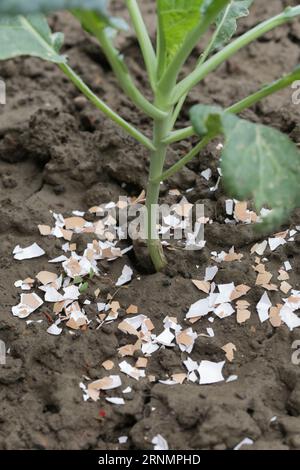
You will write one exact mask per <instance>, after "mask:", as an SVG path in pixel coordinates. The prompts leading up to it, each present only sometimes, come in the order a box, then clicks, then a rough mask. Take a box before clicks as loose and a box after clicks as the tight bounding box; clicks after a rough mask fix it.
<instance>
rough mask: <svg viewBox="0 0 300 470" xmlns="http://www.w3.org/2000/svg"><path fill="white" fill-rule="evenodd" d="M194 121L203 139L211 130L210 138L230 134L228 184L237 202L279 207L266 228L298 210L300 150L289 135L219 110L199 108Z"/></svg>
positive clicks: (225, 164)
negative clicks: (248, 201)
mask: <svg viewBox="0 0 300 470" xmlns="http://www.w3.org/2000/svg"><path fill="white" fill-rule="evenodd" d="M203 108H206V109H203ZM209 110H210V112H211V115H210V114H209ZM218 110H219V116H217V113H218ZM191 119H192V123H193V126H194V129H195V131H196V132H197V133H198V134H199V135H200V136H201V137H202V136H203V134H204V131H205V129H206V133H207V134H210V133H211V132H213V133H214V134H213V135H216V133H220V132H222V133H223V134H224V136H225V145H224V148H223V153H222V163H221V168H222V174H223V177H224V186H225V188H226V189H227V192H228V193H229V194H230V195H231V196H232V197H233V198H236V199H240V200H246V199H248V198H253V199H254V202H255V205H256V207H257V209H261V208H262V207H264V206H265V205H268V206H269V207H270V208H272V209H273V210H272V211H271V213H270V215H268V217H267V218H266V219H265V224H263V227H266V225H267V226H268V228H271V227H274V226H275V225H278V224H280V223H281V222H282V220H283V219H284V218H286V217H287V216H288V214H289V213H290V212H291V211H292V210H293V209H294V208H295V207H297V205H298V204H299V201H300V187H299V179H300V152H299V151H298V149H297V147H296V145H295V144H294V143H293V142H292V141H291V140H290V139H289V138H288V137H287V136H286V135H284V134H283V133H281V132H279V131H278V130H276V129H273V128H270V127H267V126H264V125H261V124H254V123H251V122H248V121H246V120H244V119H240V118H238V117H237V116H234V115H233V114H231V113H227V112H224V111H223V110H220V108H217V107H213V106H202V105H198V106H195V107H194V108H192V110H191Z"/></svg>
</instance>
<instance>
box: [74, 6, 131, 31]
mask: <svg viewBox="0 0 300 470" xmlns="http://www.w3.org/2000/svg"><path fill="white" fill-rule="evenodd" d="M71 13H72V14H73V15H74V16H75V17H76V18H77V19H78V21H80V23H81V25H82V27H83V28H84V29H85V30H86V31H87V32H88V33H90V34H93V35H94V36H97V33H98V32H99V31H101V30H102V29H104V28H108V27H110V28H115V29H122V30H125V31H126V30H127V29H128V26H127V23H126V22H125V21H124V20H122V19H121V18H115V17H110V18H109V21H108V20H107V19H106V18H104V17H103V16H102V15H101V14H99V13H98V12H96V11H92V10H90V11H87V10H80V9H74V10H71ZM112 31H114V30H113V29H112Z"/></svg>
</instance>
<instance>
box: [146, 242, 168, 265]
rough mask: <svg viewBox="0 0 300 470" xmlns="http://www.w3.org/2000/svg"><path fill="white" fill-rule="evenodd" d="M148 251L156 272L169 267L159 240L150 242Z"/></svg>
mask: <svg viewBox="0 0 300 470" xmlns="http://www.w3.org/2000/svg"><path fill="white" fill-rule="evenodd" d="M148 250H149V255H150V257H151V261H152V263H153V265H154V268H155V270H156V271H161V270H162V269H163V268H165V267H166V266H167V260H166V257H165V255H164V252H163V247H162V244H161V242H160V241H159V240H148Z"/></svg>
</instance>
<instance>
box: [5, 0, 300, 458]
mask: <svg viewBox="0 0 300 470" xmlns="http://www.w3.org/2000/svg"><path fill="white" fill-rule="evenodd" d="M115 3H116V4H117V5H116V6H117V7H118V5H119V3H120V2H115ZM140 3H143V8H144V10H145V12H147V18H148V20H149V24H150V25H151V28H152V29H154V16H153V12H154V7H153V4H154V2H150V1H149V2H140ZM255 3H256V5H255V7H254V8H253V12H252V14H251V15H250V16H249V18H247V19H245V20H243V21H241V23H240V31H244V30H246V29H247V28H248V27H250V26H253V25H254V24H256V23H257V21H258V20H262V19H265V18H267V17H268V16H270V15H273V14H275V13H277V12H279V11H281V9H282V8H283V6H286V5H291V4H297V3H298V2H296V1H288V0H286V1H285V0H272V2H263V1H261V0H258V1H256V2H255ZM123 9H124V8H120V7H119V10H123ZM120 13H123V11H121V12H120ZM51 22H52V25H53V27H54V28H55V29H56V30H62V31H64V32H65V35H66V42H65V51H66V53H67V54H68V56H69V58H70V63H71V64H72V66H74V67H75V69H76V70H77V71H78V72H79V73H80V74H81V75H82V77H83V79H84V80H86V82H87V83H88V84H89V85H90V86H91V87H92V88H93V89H94V90H95V92H96V93H98V94H99V95H100V96H102V97H103V98H104V99H105V100H106V101H107V102H108V103H109V104H110V105H111V106H112V107H113V108H114V109H116V110H118V111H119V112H120V113H121V114H122V115H124V116H126V117H127V118H128V119H129V121H131V122H132V123H134V124H136V125H139V126H140V127H141V128H142V129H143V131H144V132H145V133H147V134H148V135H150V134H151V129H150V127H149V122H148V120H147V119H145V118H144V117H143V116H141V115H140V114H139V113H138V112H136V110H135V108H134V107H133V106H132V105H131V104H130V102H129V100H128V99H126V98H124V97H123V95H122V94H121V93H120V92H119V90H118V88H117V86H116V81H115V79H114V77H113V75H112V73H111V71H110V69H109V66H108V64H107V62H106V61H105V59H104V57H103V56H102V55H101V52H100V53H99V51H98V49H97V46H96V44H95V43H94V42H93V41H91V40H90V38H89V37H87V35H85V34H84V33H82V32H81V31H80V30H79V28H78V26H77V24H76V23H75V21H74V20H73V19H72V18H71V17H70V16H69V15H67V14H60V15H55V16H53V18H52V19H51ZM119 42H120V47H121V48H122V52H123V53H124V54H125V55H126V56H127V57H128V63H129V66H131V67H132V70H133V71H134V72H135V73H136V76H137V78H138V81H139V84H140V86H141V87H142V88H144V89H145V90H146V77H145V73H144V68H143V67H141V66H139V65H137V64H139V63H140V57H139V55H138V48H137V44H136V42H135V40H134V38H133V37H132V36H131V35H127V36H126V37H125V38H123V39H120V40H119ZM299 44H300V22H299V21H298V22H295V23H294V24H293V25H288V26H286V27H282V28H279V29H277V30H275V31H273V32H271V33H269V34H268V35H267V36H265V37H264V38H262V39H261V40H260V41H258V42H256V43H255V44H253V45H251V46H249V47H247V48H246V49H245V50H243V51H242V52H240V53H239V54H237V55H236V56H235V57H234V58H232V59H231V60H230V61H228V62H227V63H226V64H225V65H224V66H222V67H221V68H220V69H218V71H217V73H216V74H214V75H213V76H211V77H209V79H207V80H205V82H204V83H203V84H202V86H198V87H197V88H196V89H195V90H194V91H193V92H192V93H191V94H190V97H189V100H188V103H187V106H186V107H185V110H184V112H183V114H182V116H181V122H180V124H182V125H187V124H188V109H189V107H190V105H191V104H194V103H197V102H199V100H200V101H201V102H203V103H215V104H218V105H221V106H227V105H229V104H231V103H232V102H234V101H236V100H237V99H240V98H242V97H244V96H245V95H246V94H247V93H248V92H251V91H254V90H255V89H257V87H258V86H259V85H260V84H262V83H265V82H269V81H271V80H273V79H274V78H275V77H279V76H281V74H282V73H283V72H288V71H290V70H291V69H292V68H293V67H295V66H296V65H297V64H299V56H300V51H299ZM0 75H1V76H2V77H3V78H4V79H5V80H6V83H7V88H8V97H7V105H6V106H5V107H1V109H0V200H1V207H0V213H1V225H0V240H1V244H0V269H1V278H0V304H1V311H0V321H1V323H0V339H2V340H4V341H5V342H6V344H7V345H9V347H10V349H11V351H10V355H9V356H8V360H7V365H6V366H0V384H1V387H0V401H1V411H0V449H38V448H42V449H91V448H93V449H116V448H123V449H145V448H153V445H152V444H151V440H152V438H153V436H155V435H156V434H158V433H159V434H162V435H163V436H164V437H165V439H167V441H168V443H169V446H170V448H174V449H225V448H226V449H227V448H232V447H234V446H235V445H236V444H237V443H238V442H239V441H241V440H242V439H243V438H244V437H249V438H252V439H253V440H254V441H255V444H254V445H253V446H252V447H251V448H256V449H289V448H294V449H295V448H296V449H300V368H299V366H296V365H292V363H291V344H292V342H293V341H294V340H295V339H300V332H299V330H298V331H297V330H294V332H292V333H291V332H289V330H288V329H287V327H285V326H283V327H281V328H278V329H274V328H273V327H272V326H271V325H270V324H269V323H268V322H266V323H264V324H260V322H259V320H258V318H257V314H256V313H255V305H256V303H257V302H258V300H259V299H260V297H261V295H262V293H263V289H262V288H259V287H255V288H253V289H252V290H251V291H250V293H249V295H248V296H247V300H249V302H251V305H252V307H251V308H252V310H253V313H252V317H251V320H250V321H249V322H247V323H245V324H244V325H243V326H240V325H237V323H236V320H235V318H234V317H233V316H232V317H230V318H226V319H225V320H217V321H215V323H214V330H215V337H214V338H209V339H207V338H203V337H199V338H198V339H197V341H196V344H195V347H194V350H193V352H192V354H191V357H192V358H193V359H194V360H197V361H200V360H201V359H208V360H212V361H217V360H223V358H224V352H223V351H222V350H221V349H220V348H221V347H222V346H223V345H224V344H226V343H228V342H229V341H230V342H233V343H234V344H235V345H236V347H237V353H236V357H235V360H234V362H233V363H232V364H227V365H226V369H225V370H226V374H227V375H229V374H236V375H238V380H237V381H235V382H232V383H225V382H223V383H221V384H216V385H208V386H203V385H201V386H200V385H196V384H192V383H187V384H185V385H178V386H167V385H162V384H158V383H153V384H150V383H149V382H148V381H147V380H141V381H139V382H135V383H134V384H132V382H133V381H132V380H129V379H127V377H125V376H124V377H122V379H123V383H124V384H125V385H126V384H128V385H129V384H130V385H131V386H133V391H132V392H131V394H129V395H127V397H126V405H125V406H123V407H121V406H119V407H118V406H115V405H110V404H109V403H107V402H104V403H103V402H97V403H94V402H90V401H89V402H87V403H85V402H83V399H82V393H81V390H80V388H79V382H80V381H81V380H82V376H83V375H87V376H89V377H90V378H91V379H97V378H99V377H101V376H102V375H103V368H102V367H101V363H102V362H103V360H105V359H111V358H117V347H118V346H119V345H120V344H122V338H123V335H122V334H121V332H120V331H119V330H118V329H117V323H118V322H114V323H112V324H110V325H109V326H106V327H105V328H102V329H100V330H98V331H97V330H95V329H93V328H91V329H88V330H87V331H83V332H80V333H79V334H76V335H75V336H71V335H69V334H67V332H66V331H65V332H64V333H63V334H62V335H61V336H59V337H54V336H51V335H49V334H47V332H46V327H45V325H46V322H45V317H44V316H43V315H42V313H35V314H34V315H35V317H34V318H35V319H39V318H41V319H43V320H44V322H43V323H42V324H31V325H26V323H25V322H24V321H23V320H19V319H17V318H15V317H13V316H12V314H11V306H12V305H15V304H16V303H18V301H19V292H18V290H17V289H15V288H14V287H13V284H14V281H15V280H17V279H24V278H26V277H27V276H28V275H33V274H34V273H35V272H37V271H38V270H41V269H44V268H45V269H47V267H48V266H47V260H46V259H45V257H44V258H41V259H36V260H29V261H26V262H16V261H15V260H13V258H12V254H11V253H12V250H13V248H14V247H15V245H17V244H20V245H21V246H28V245H29V244H31V243H33V242H34V241H36V242H38V243H39V244H40V245H41V246H42V247H43V248H44V249H45V250H46V252H47V255H48V257H54V256H57V254H60V250H59V247H60V246H61V242H60V241H55V240H54V241H53V239H48V238H46V237H45V238H42V239H41V237H40V235H39V233H38V230H37V224H40V223H51V215H50V214H49V210H50V209H52V210H54V211H56V212H62V213H64V214H67V213H68V212H69V211H71V210H74V209H78V210H86V209H87V208H88V207H90V206H91V205H94V204H99V203H103V202H108V201H110V200H117V198H118V197H119V195H120V194H126V193H127V194H130V195H137V194H138V193H139V192H140V190H141V189H142V188H144V187H145V183H146V178H147V168H148V166H149V161H148V156H147V152H145V151H144V150H143V149H142V148H141V146H140V145H138V144H136V143H135V142H134V141H133V140H132V139H131V138H128V137H127V136H126V135H124V134H123V132H121V131H120V130H119V129H118V128H117V127H116V126H114V125H113V124H112V123H111V122H109V121H108V120H107V119H106V118H105V117H103V116H102V115H101V114H100V113H99V112H98V111H97V110H95V109H94V108H93V107H92V106H91V105H89V104H86V105H85V106H84V107H83V108H82V109H78V103H76V101H75V98H76V97H77V96H78V93H77V91H76V90H75V89H74V87H73V85H72V84H70V83H68V81H67V80H66V79H65V78H64V76H63V75H62V74H61V73H60V71H59V70H58V69H57V67H56V66H55V65H53V64H47V63H44V62H41V61H39V60H35V59H27V58H26V59H18V60H15V61H9V62H6V63H1V67H0ZM145 94H147V91H145ZM244 115H245V117H247V118H250V119H251V120H253V121H260V122H263V123H265V124H270V125H273V126H274V127H276V128H278V129H280V130H282V131H283V132H286V133H287V134H289V135H290V136H291V137H292V138H293V139H294V140H295V141H296V142H299V141H300V124H299V123H300V119H299V118H300V107H299V106H298V107H297V106H295V105H292V102H291V90H286V91H285V92H282V93H280V94H279V95H276V96H273V97H271V98H269V99H267V100H266V101H264V102H263V103H261V104H259V105H257V106H255V107H254V108H252V109H251V110H249V111H247V112H245V113H244ZM186 150H187V145H185V144H184V145H183V144H177V145H175V146H174V147H173V150H172V151H170V153H169V156H168V164H170V163H172V162H173V161H175V160H176V159H178V157H179V156H180V155H182V154H183V153H184V152H186ZM217 166H218V158H217V154H216V152H215V150H214V147H213V146H211V148H209V149H208V150H207V151H206V152H204V153H203V154H202V155H201V157H199V158H198V159H195V160H194V161H193V162H192V163H191V164H190V165H189V168H187V169H185V170H184V171H183V172H182V173H180V174H179V175H177V176H176V177H174V178H172V179H171V181H169V182H168V185H167V184H166V185H164V186H163V188H162V198H163V200H164V201H166V202H167V201H168V200H169V199H170V196H168V191H167V190H168V187H171V188H174V187H176V188H178V189H180V190H181V191H184V190H186V189H187V188H190V187H193V188H194V189H193V191H191V192H190V193H189V194H188V198H189V200H190V201H191V202H196V201H200V202H203V201H204V203H205V207H206V212H207V214H209V215H210V216H211V217H212V218H213V219H214V220H215V223H214V224H213V225H212V226H210V227H209V228H208V229H207V231H206V235H205V237H206V240H207V246H206V247H205V249H204V250H203V251H199V252H191V253H186V252H184V251H177V252H176V253H175V254H174V253H172V252H168V253H167V256H168V260H169V267H168V269H167V270H166V271H165V272H164V273H158V274H151V275H149V274H145V273H144V272H143V271H142V270H141V264H140V263H138V262H137V259H136V258H134V257H133V256H132V255H131V256H130V258H129V259H127V257H125V259H124V258H123V259H120V260H117V261H115V262H114V263H112V264H110V265H109V266H107V265H105V266H104V268H105V269H107V270H109V279H111V282H110V283H109V282H107V281H106V282H104V281H103V280H102V279H101V278H100V280H96V281H95V285H94V288H96V287H97V286H99V287H100V288H101V291H102V292H104V293H106V294H107V293H111V294H113V293H114V291H115V287H114V281H115V280H116V279H117V277H118V276H119V274H120V271H121V269H122V266H123V265H124V262H125V261H126V260H127V263H130V264H131V266H133V268H134V270H135V276H134V279H133V281H132V282H131V284H130V286H129V288H128V289H121V290H120V291H119V293H118V295H117V300H118V301H119V302H120V304H121V305H122V306H125V307H126V306H128V305H129V304H131V303H136V304H138V306H139V307H140V312H141V313H145V314H146V315H148V316H149V317H150V318H151V319H152V321H153V322H154V324H155V325H156V326H157V328H158V329H159V328H161V321H162V318H164V317H165V316H166V315H172V316H177V317H178V320H179V321H180V322H181V324H183V325H184V315H185V312H186V311H187V308H188V307H189V306H190V304H192V303H193V302H195V301H196V300H198V299H199V298H200V297H201V293H200V292H199V291H197V290H196V288H195V287H194V286H193V285H192V283H191V280H190V278H198V279H201V278H202V276H203V273H204V269H205V267H206V266H207V265H208V264H209V263H210V252H211V251H212V250H218V251H220V250H221V249H227V251H228V249H229V248H230V247H231V246H232V245H235V247H237V248H238V251H239V252H241V253H243V254H244V261H243V262H241V263H226V265H224V264H221V265H220V270H219V273H218V274H217V278H216V280H217V282H219V283H222V282H223V283H225V282H231V281H234V282H236V283H240V281H241V282H244V283H247V284H249V285H250V284H251V285H253V281H254V279H255V276H254V271H253V270H252V268H251V263H250V258H249V248H250V247H251V246H252V244H253V243H254V241H255V240H257V239H258V238H259V237H258V236H257V234H256V233H254V232H253V230H252V229H251V227H249V226H229V225H225V224H224V196H223V194H222V190H219V191H217V192H216V193H211V192H210V191H209V190H208V184H207V183H206V182H205V180H204V179H203V178H202V177H200V175H199V173H200V171H202V170H204V169H206V168H207V167H210V168H212V169H213V181H216V179H217ZM123 183H126V187H124V185H123ZM290 223H291V224H293V225H295V224H296V225H297V224H298V225H299V224H300V212H299V211H297V212H296V213H295V214H294V215H293V218H292V220H291V221H290ZM299 241H300V238H299V236H298V237H296V241H295V243H290V244H286V245H284V246H282V247H280V248H279V249H278V250H276V252H274V253H267V256H268V258H269V264H268V266H269V268H270V270H273V271H274V272H275V271H276V270H277V269H278V268H279V267H280V265H281V264H282V262H283V261H285V260H287V259H290V260H291V262H292V264H293V267H294V269H293V272H292V274H291V281H290V282H291V284H292V285H293V287H294V288H295V289H300V283H299V254H300V244H299ZM43 260H44V261H43ZM196 265H200V266H201V267H200V269H197V268H196ZM139 274H140V280H137V275H139ZM277 295H278V294H277V293H275V295H273V293H270V297H271V298H272V299H274V301H275V302H276V301H278V300H277V297H276V296H277ZM207 326H210V325H209V323H208V322H207V320H206V319H203V320H201V321H200V322H198V323H196V324H195V325H194V326H193V328H194V329H195V330H196V331H197V332H203V330H205V328H206V327H207ZM116 363H117V360H116ZM179 371H182V356H181V353H180V351H179V349H178V348H174V349H168V348H166V349H161V350H160V351H159V352H158V353H156V354H154V355H153V356H152V357H151V360H150V363H149V367H148V370H147V373H152V374H154V375H156V377H157V378H160V379H164V378H165V377H166V376H167V375H169V374H172V373H174V372H179ZM116 373H119V372H118V371H117V370H116ZM122 375H123V374H122ZM100 408H103V409H104V410H105V412H106V416H105V417H104V418H100V417H99V409H100ZM273 416H277V417H278V418H277V421H275V422H272V423H271V422H270V419H271V418H272V417H273ZM121 435H128V436H129V439H128V442H127V444H126V445H123V446H120V445H119V444H118V437H119V436H121Z"/></svg>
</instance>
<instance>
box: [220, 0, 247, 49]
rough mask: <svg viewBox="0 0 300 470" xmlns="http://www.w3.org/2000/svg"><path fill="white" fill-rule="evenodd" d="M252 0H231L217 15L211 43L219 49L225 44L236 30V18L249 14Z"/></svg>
mask: <svg viewBox="0 0 300 470" xmlns="http://www.w3.org/2000/svg"><path fill="white" fill-rule="evenodd" d="M253 1H254V0H231V2H230V3H229V4H228V5H227V7H226V8H224V10H223V11H221V13H220V14H219V15H218V17H217V21H216V27H217V35H216V38H215V41H214V43H213V45H212V50H213V49H219V48H221V47H222V46H224V44H226V43H227V42H228V41H229V40H230V39H231V38H232V36H233V35H234V33H235V32H236V30H237V20H238V19H240V18H243V17H245V16H248V15H249V8H250V6H251V5H252V3H253Z"/></svg>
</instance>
